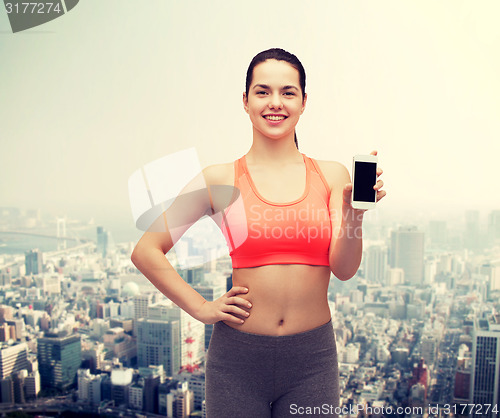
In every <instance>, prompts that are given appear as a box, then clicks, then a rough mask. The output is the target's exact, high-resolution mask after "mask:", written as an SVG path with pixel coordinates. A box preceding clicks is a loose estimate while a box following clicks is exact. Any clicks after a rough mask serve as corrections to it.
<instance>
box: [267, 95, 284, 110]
mask: <svg viewBox="0 0 500 418" xmlns="http://www.w3.org/2000/svg"><path fill="white" fill-rule="evenodd" d="M269 108H270V109H282V108H283V103H282V102H281V96H280V95H279V94H272V95H271V96H270V100H269Z"/></svg>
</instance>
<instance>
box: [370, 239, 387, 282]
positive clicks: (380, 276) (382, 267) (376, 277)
mask: <svg viewBox="0 0 500 418" xmlns="http://www.w3.org/2000/svg"><path fill="white" fill-rule="evenodd" d="M386 271H387V248H386V247H382V246H380V245H372V246H370V247H368V248H367V249H366V252H365V278H366V279H367V280H368V281H369V282H371V283H374V282H375V283H383V282H384V281H385V275H386Z"/></svg>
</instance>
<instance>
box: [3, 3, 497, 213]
mask: <svg viewBox="0 0 500 418" xmlns="http://www.w3.org/2000/svg"><path fill="white" fill-rule="evenodd" d="M236 3H237V2H229V1H224V2H222V1H206V0H204V1H189V0H188V1H182V2H180V1H170V0H149V1H148V2H139V1H132V0H82V1H80V3H79V4H78V5H77V6H76V7H75V8H74V9H73V10H72V11H70V12H69V13H68V14H67V15H65V16H62V17H61V18H58V19H56V20H54V21H52V22H49V23H47V24H45V25H42V26H39V27H36V28H33V29H30V30H27V31H24V32H19V33H16V34H13V33H12V32H11V30H10V26H9V22H8V18H7V14H6V12H5V10H4V8H3V6H0V140H1V152H0V170H1V171H0V173H1V176H0V190H1V193H0V206H18V207H22V208H28V209H29V208H39V207H40V208H42V209H45V210H51V211H54V213H58V214H60V215H64V214H68V215H70V216H81V217H87V218H90V217H95V218H96V219H98V220H106V219H111V218H113V219H123V220H124V221H127V220H130V222H132V215H131V211H130V207H129V200H128V189H127V182H128V178H129V176H130V175H131V174H132V173H133V172H134V171H135V170H137V169H139V168H140V167H142V166H143V165H145V164H147V163H148V162H150V161H153V160H156V159H158V158H160V157H163V156H165V155H168V154H170V153H173V152H176V151H179V150H182V149H186V148H190V147H195V148H196V150H197V153H198V156H199V158H200V163H201V166H202V167H204V166H207V165H210V164H215V163H221V162H228V161H233V160H235V159H236V158H239V157H240V156H241V155H243V154H244V153H246V152H247V151H248V149H249V147H250V145H251V132H252V131H251V124H250V121H249V119H248V116H247V114H246V113H245V112H244V110H243V107H242V103H241V96H242V92H243V90H244V78H245V72H246V68H247V66H248V64H249V62H250V60H251V58H252V57H253V56H254V55H255V54H256V53H258V52H259V51H261V50H264V49H267V48H270V47H281V48H284V49H287V50H289V51H290V52H293V53H295V54H296V55H297V56H298V57H299V58H300V60H301V61H302V63H303V64H304V66H305V69H306V72H307V87H306V91H307V93H308V96H309V97H308V102H307V108H306V111H305V112H304V114H303V116H302V119H301V121H300V122H299V125H298V127H297V134H298V137H299V146H300V151H301V152H304V153H306V154H307V155H309V156H311V157H314V158H318V159H325V160H337V161H340V162H342V163H343V164H345V165H346V166H347V167H348V169H349V171H351V159H352V156H353V155H354V154H359V153H369V152H370V151H371V150H373V149H377V150H378V151H379V162H380V166H381V167H382V168H383V169H384V171H385V173H384V176H383V179H384V181H385V183H386V186H385V187H386V190H387V192H388V196H387V198H385V199H384V200H383V201H382V202H381V203H380V205H381V207H384V208H386V209H394V210H397V211H408V210H411V209H413V208H418V209H419V210H423V211H427V210H428V211H429V212H430V213H432V212H438V213H445V211H446V210H449V209H450V210H451V209H454V210H456V209H458V210H465V209H480V210H490V209H494V208H498V209H500V193H499V192H500V187H498V179H499V175H498V166H499V165H500V161H499V157H500V77H499V76H498V74H500V54H499V53H498V51H499V50H500V25H498V21H499V18H500V2H498V1H496V0H491V1H486V0H482V1H480V2H476V1H472V0H470V1H463V0H443V1H438V2H437V1H435V0H418V1H405V2H402V1H400V0H394V1H386V0H380V1H377V2H374V1H359V0H358V1H356V0H354V1H353V0H351V1H338V0H337V1H331V0H322V1H311V2H305V1H288V2H269V1H255V0H253V1H251V2H241V4H240V3H239V2H238V3H237V4H236Z"/></svg>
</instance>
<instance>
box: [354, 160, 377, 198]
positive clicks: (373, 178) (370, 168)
mask: <svg viewBox="0 0 500 418" xmlns="http://www.w3.org/2000/svg"><path fill="white" fill-rule="evenodd" d="M376 182H377V164H376V163H369V162H365V161H355V163H354V196H353V200H357V201H358V202H375V200H376V196H377V192H376V191H375V190H373V186H375V183H376Z"/></svg>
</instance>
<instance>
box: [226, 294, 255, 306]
mask: <svg viewBox="0 0 500 418" xmlns="http://www.w3.org/2000/svg"><path fill="white" fill-rule="evenodd" d="M229 301H230V302H231V303H232V304H233V305H242V306H246V307H247V308H251V307H252V304H251V303H250V302H249V301H248V300H246V299H243V298H240V297H237V296H232V297H231V298H229Z"/></svg>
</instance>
